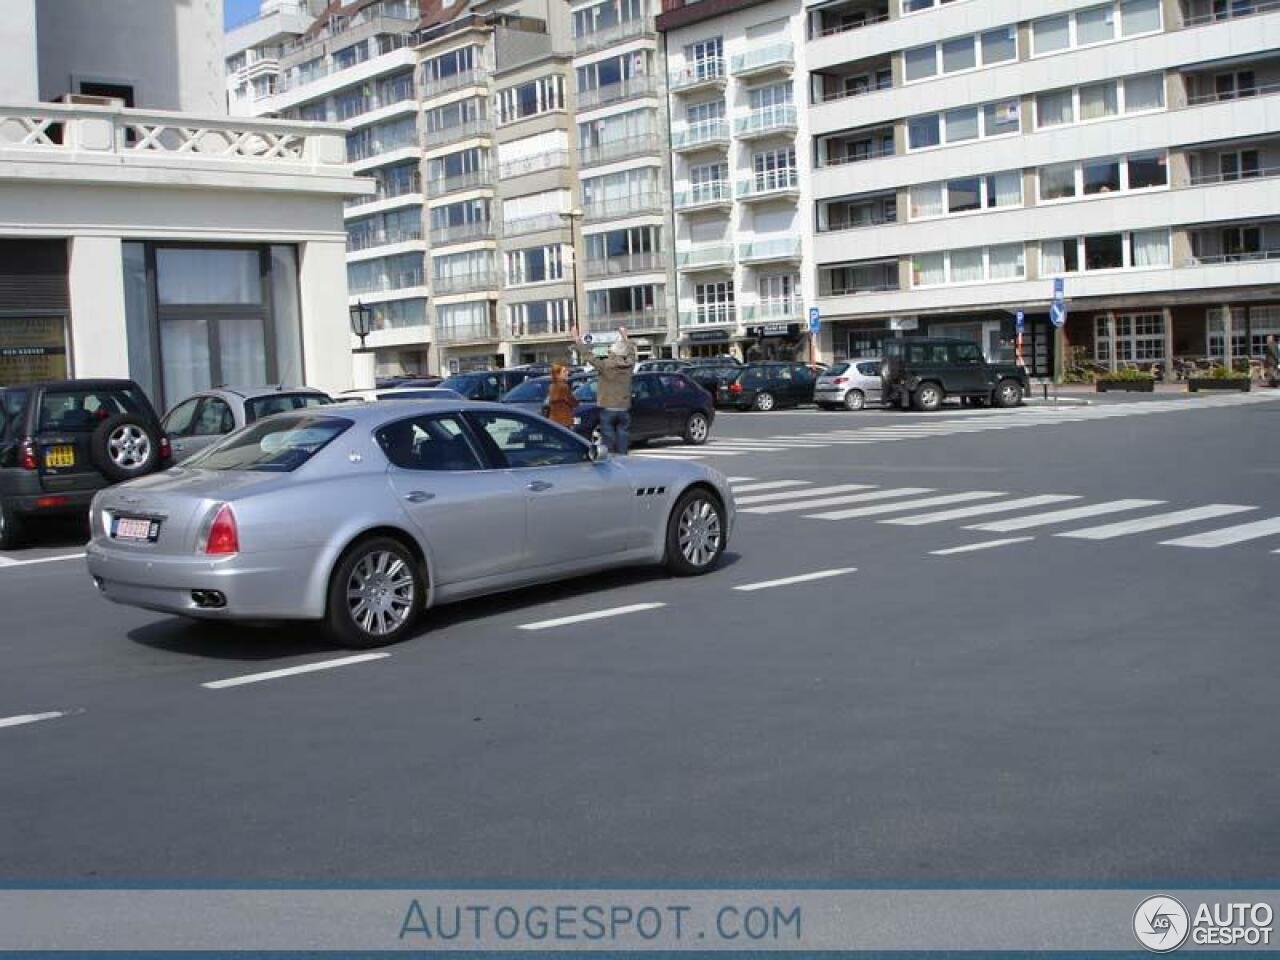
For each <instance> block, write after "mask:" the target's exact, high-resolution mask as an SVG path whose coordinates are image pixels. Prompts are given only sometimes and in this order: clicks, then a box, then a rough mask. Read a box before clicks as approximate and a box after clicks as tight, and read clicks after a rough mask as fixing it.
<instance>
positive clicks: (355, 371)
mask: <svg viewBox="0 0 1280 960" xmlns="http://www.w3.org/2000/svg"><path fill="white" fill-rule="evenodd" d="M377 369H378V359H377V355H376V354H375V353H374V352H373V351H372V350H366V351H365V352H363V353H361V352H360V351H356V352H355V353H353V354H351V383H352V386H354V387H356V388H357V389H359V390H372V389H373V388H374V387H375V386H377Z"/></svg>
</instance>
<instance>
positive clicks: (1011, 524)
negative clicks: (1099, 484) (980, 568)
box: [965, 500, 1164, 533]
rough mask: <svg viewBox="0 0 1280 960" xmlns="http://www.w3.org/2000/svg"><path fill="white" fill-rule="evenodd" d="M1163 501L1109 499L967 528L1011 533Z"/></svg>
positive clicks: (1154, 504)
mask: <svg viewBox="0 0 1280 960" xmlns="http://www.w3.org/2000/svg"><path fill="white" fill-rule="evenodd" d="M1162 503H1164V501H1163V500H1108V501H1106V502H1105V503H1094V504H1091V505H1089V506H1087V507H1070V508H1069V509H1066V510H1051V511H1049V512H1048V513H1033V514H1031V515H1030V516H1028V517H1013V518H1012V519H1009V520H993V521H991V522H990V523H978V524H974V525H973V526H971V527H965V529H966V530H985V531H987V532H989V533H1010V532H1011V531H1014V530H1026V529H1027V528H1028V527H1044V526H1048V525H1049V524H1051V523H1066V522H1068V521H1070V520H1081V519H1083V518H1085V517H1098V516H1102V515H1103V514H1107V513H1121V512H1123V511H1125V510H1140V509H1141V508H1143V507H1158V506H1160V504H1162Z"/></svg>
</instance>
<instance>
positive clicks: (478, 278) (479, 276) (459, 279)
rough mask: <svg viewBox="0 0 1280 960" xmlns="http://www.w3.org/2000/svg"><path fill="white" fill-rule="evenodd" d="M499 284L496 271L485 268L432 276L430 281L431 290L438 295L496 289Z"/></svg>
mask: <svg viewBox="0 0 1280 960" xmlns="http://www.w3.org/2000/svg"><path fill="white" fill-rule="evenodd" d="M501 286H502V284H501V282H500V281H499V280H498V275H497V273H495V272H493V271H492V270H485V271H481V272H479V273H458V274H452V275H449V276H445V277H434V278H433V279H432V281H431V292H432V293H434V294H435V295H436V296H438V297H440V296H447V295H448V294H451V293H475V292H477V291H481V290H497V289H498V288H499V287H501Z"/></svg>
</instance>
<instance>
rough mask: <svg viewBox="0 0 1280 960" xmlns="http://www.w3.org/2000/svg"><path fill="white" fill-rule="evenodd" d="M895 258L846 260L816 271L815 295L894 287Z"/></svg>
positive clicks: (896, 286) (897, 284)
mask: <svg viewBox="0 0 1280 960" xmlns="http://www.w3.org/2000/svg"><path fill="white" fill-rule="evenodd" d="M900 288H901V284H900V282H899V279H898V261H897V260H881V261H874V262H863V263H850V264H846V265H844V266H835V267H822V268H820V269H819V270H818V296H820V297H847V296H853V295H855V294H861V293H887V292H889V291H891V290H898V289H900Z"/></svg>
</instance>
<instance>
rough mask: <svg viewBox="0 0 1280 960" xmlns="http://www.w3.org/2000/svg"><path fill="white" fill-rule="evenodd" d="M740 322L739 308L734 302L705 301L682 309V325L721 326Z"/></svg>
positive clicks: (683, 326)
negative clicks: (689, 308) (691, 307)
mask: <svg viewBox="0 0 1280 960" xmlns="http://www.w3.org/2000/svg"><path fill="white" fill-rule="evenodd" d="M737 322H738V309H737V307H736V306H734V304H732V303H704V304H701V305H699V306H697V307H694V308H693V309H692V310H681V311H680V326H681V327H682V328H687V327H720V326H726V325H728V324H735V323H737Z"/></svg>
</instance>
